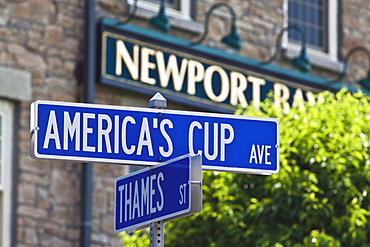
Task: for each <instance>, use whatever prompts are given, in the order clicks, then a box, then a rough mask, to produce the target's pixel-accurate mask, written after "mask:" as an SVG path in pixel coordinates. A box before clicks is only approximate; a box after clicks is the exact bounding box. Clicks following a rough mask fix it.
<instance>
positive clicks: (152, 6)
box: [127, 0, 193, 21]
mask: <svg viewBox="0 0 370 247" xmlns="http://www.w3.org/2000/svg"><path fill="white" fill-rule="evenodd" d="M179 1H180V5H179V10H177V9H174V8H171V6H170V5H166V14H167V15H168V16H170V17H173V18H177V19H182V20H187V21H192V20H193V17H192V12H193V11H192V7H193V6H192V1H191V0H179ZM127 3H128V4H129V5H131V6H133V5H134V3H135V1H134V0H127ZM137 7H138V8H142V9H146V10H149V11H152V12H158V11H159V7H160V4H159V3H154V2H152V1H145V0H140V1H137Z"/></svg>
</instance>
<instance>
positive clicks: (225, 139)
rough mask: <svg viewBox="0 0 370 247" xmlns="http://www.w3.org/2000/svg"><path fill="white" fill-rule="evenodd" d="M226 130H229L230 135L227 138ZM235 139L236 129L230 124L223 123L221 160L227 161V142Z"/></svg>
mask: <svg viewBox="0 0 370 247" xmlns="http://www.w3.org/2000/svg"><path fill="white" fill-rule="evenodd" d="M226 130H228V131H229V137H228V138H226ZM233 140H234V129H233V127H232V126H231V125H230V124H224V123H222V124H221V134H220V141H221V147H220V148H221V150H220V155H221V157H220V160H221V161H225V146H226V144H230V143H231V142H232V141H233Z"/></svg>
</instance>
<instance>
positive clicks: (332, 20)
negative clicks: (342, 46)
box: [282, 0, 339, 67]
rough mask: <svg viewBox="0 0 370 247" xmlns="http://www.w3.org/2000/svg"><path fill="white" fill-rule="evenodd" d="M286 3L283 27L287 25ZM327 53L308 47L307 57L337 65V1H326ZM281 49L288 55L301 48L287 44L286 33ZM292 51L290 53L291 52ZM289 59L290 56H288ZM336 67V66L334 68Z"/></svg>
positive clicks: (286, 3)
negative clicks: (286, 51) (285, 50)
mask: <svg viewBox="0 0 370 247" xmlns="http://www.w3.org/2000/svg"><path fill="white" fill-rule="evenodd" d="M288 1H289V0H285V1H284V5H283V11H284V26H287V25H288ZM328 12H329V13H328V33H327V37H328V52H324V51H319V50H316V49H313V48H310V47H308V48H307V53H308V55H312V56H314V57H316V58H317V59H316V60H317V61H319V60H321V61H322V60H323V59H324V61H325V60H327V61H330V62H332V63H333V62H334V63H339V60H338V2H337V0H328ZM282 47H283V48H284V49H287V50H288V51H289V52H288V53H289V54H298V53H299V51H300V50H301V46H300V45H297V44H292V43H289V41H288V34H287V32H285V33H284V35H283V43H282ZM291 50H292V51H291ZM288 57H290V56H288ZM335 67H336V66H335Z"/></svg>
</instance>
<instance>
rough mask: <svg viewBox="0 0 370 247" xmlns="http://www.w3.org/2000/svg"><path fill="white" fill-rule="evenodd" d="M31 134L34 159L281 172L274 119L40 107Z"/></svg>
mask: <svg viewBox="0 0 370 247" xmlns="http://www.w3.org/2000/svg"><path fill="white" fill-rule="evenodd" d="M31 132H32V137H31V150H32V152H31V156H32V157H33V158H46V159H63V160H78V161H85V162H86V161H88V162H108V163H121V164H131V165H154V164H155V163H156V162H158V161H166V160H169V159H171V158H174V157H178V156H181V155H184V154H188V153H190V154H191V155H196V154H200V155H202V163H203V169H204V170H217V171H229V172H241V173H253V174H267V175H268V174H274V173H277V172H278V171H279V123H278V121H277V120H276V119H271V118H258V117H246V116H236V115H226V114H213V113H203V112H199V113H198V112H187V111H174V110H163V109H149V108H136V107H121V106H105V105H91V104H80V103H65V102H51V101H37V102H35V103H33V104H32V106H31Z"/></svg>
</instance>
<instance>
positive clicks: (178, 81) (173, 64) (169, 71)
mask: <svg viewBox="0 0 370 247" xmlns="http://www.w3.org/2000/svg"><path fill="white" fill-rule="evenodd" d="M156 58H157V67H158V74H159V81H160V83H161V87H167V86H168V82H169V79H170V76H171V75H172V81H173V86H174V88H175V90H176V91H181V89H182V85H183V83H184V78H185V73H186V67H187V65H188V60H187V59H186V58H184V59H182V61H181V68H180V72H179V67H178V64H177V57H176V56H175V55H171V56H170V57H169V58H168V63H167V67H166V65H165V62H164V56H163V52H160V51H157V54H156Z"/></svg>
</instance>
